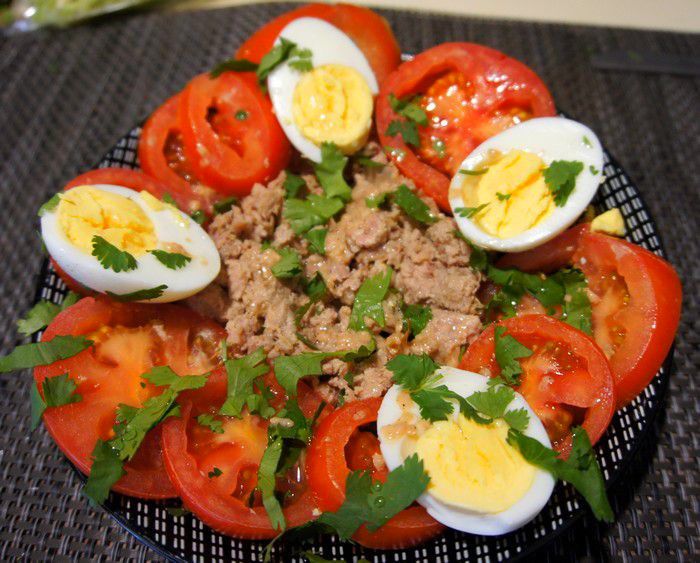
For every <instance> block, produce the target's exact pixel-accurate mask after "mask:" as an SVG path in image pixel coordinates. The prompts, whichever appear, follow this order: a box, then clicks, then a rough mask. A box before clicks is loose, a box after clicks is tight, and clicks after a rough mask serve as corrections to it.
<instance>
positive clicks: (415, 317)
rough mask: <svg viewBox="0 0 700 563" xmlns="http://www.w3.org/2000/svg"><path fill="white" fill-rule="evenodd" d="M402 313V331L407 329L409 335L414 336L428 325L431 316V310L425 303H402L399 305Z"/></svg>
mask: <svg viewBox="0 0 700 563" xmlns="http://www.w3.org/2000/svg"><path fill="white" fill-rule="evenodd" d="M401 312H402V313H403V331H404V332H406V331H409V333H410V335H411V336H412V337H413V338H415V337H416V336H418V335H419V334H420V333H421V332H423V329H425V327H426V326H427V325H428V323H429V322H430V320H431V319H432V318H433V312H432V310H431V309H430V307H428V306H427V305H426V306H424V305H419V304H414V305H407V304H405V303H404V305H403V306H402V307H401Z"/></svg>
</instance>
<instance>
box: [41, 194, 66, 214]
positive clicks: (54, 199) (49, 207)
mask: <svg viewBox="0 0 700 563" xmlns="http://www.w3.org/2000/svg"><path fill="white" fill-rule="evenodd" d="M60 201H61V194H53V195H52V196H51V198H50V199H49V200H48V201H47V202H45V203H43V204H42V206H41V207H40V208H39V211H38V212H37V215H38V216H39V217H43V216H44V215H46V214H47V213H50V212H51V211H53V210H54V209H56V207H58V204H59V203H60Z"/></svg>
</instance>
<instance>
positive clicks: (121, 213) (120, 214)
mask: <svg viewBox="0 0 700 563" xmlns="http://www.w3.org/2000/svg"><path fill="white" fill-rule="evenodd" d="M58 222H59V225H60V227H61V230H62V231H63V233H64V234H65V236H66V238H68V240H69V241H70V242H71V243H73V244H74V245H75V246H76V247H78V248H80V249H81V250H83V251H85V252H86V253H88V254H90V253H91V252H92V238H93V237H94V236H95V235H97V236H101V237H102V238H104V239H105V240H106V241H107V242H109V243H110V244H113V245H114V246H116V247H117V248H119V249H120V250H124V251H126V252H129V253H130V254H132V255H133V256H140V255H142V254H144V253H145V252H146V251H147V250H149V249H151V248H155V247H156V243H157V237H156V234H155V229H154V227H153V223H152V222H151V220H150V219H149V218H148V216H147V215H146V213H145V212H144V211H143V209H142V208H141V207H140V206H139V205H138V204H137V203H136V202H134V201H132V200H130V199H129V198H128V197H124V196H122V195H119V194H115V193H112V192H106V191H104V190H100V189H98V188H96V187H95V186H77V187H75V188H72V189H70V190H68V191H67V192H65V193H64V194H62V195H61V201H60V203H59V204H58Z"/></svg>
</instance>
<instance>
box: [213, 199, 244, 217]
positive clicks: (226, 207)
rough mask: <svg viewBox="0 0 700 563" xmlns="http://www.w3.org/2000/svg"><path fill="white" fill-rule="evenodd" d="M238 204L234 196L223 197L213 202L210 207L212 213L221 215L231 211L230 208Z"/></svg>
mask: <svg viewBox="0 0 700 563" xmlns="http://www.w3.org/2000/svg"><path fill="white" fill-rule="evenodd" d="M237 203H238V198H237V197H236V196H231V197H225V198H224V199H220V200H219V201H216V202H214V205H213V206H212V207H213V208H214V213H215V214H216V215H221V214H222V213H226V212H227V211H231V208H232V207H233V206H234V205H236V204H237Z"/></svg>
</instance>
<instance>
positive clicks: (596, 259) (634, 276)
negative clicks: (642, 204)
mask: <svg viewBox="0 0 700 563" xmlns="http://www.w3.org/2000/svg"><path fill="white" fill-rule="evenodd" d="M571 265H573V266H575V267H577V268H580V269H581V271H583V273H584V275H585V276H586V279H587V280H588V288H589V292H590V295H591V304H592V310H593V311H592V320H593V335H594V338H595V340H596V342H597V343H598V345H599V346H600V347H601V348H602V349H603V351H604V352H605V354H606V355H607V356H608V358H609V360H610V366H611V367H612V370H613V375H614V378H615V393H616V396H617V407H618V408H621V407H623V406H625V405H626V404H628V403H629V402H630V401H631V400H632V399H634V398H635V397H636V396H637V395H639V394H640V393H641V392H642V391H643V390H644V388H645V387H646V386H647V385H648V384H649V382H650V381H651V380H652V379H653V377H654V375H655V374H656V373H657V372H658V371H659V368H660V367H661V365H662V364H663V361H664V358H665V357H666V355H667V354H668V352H669V350H670V349H671V345H672V344H673V339H674V338H675V335H676V330H678V323H679V322H680V314H681V302H682V288H681V282H680V280H679V278H678V274H677V273H676V271H675V270H674V269H673V266H671V265H670V264H669V263H668V262H666V261H665V260H663V259H661V258H659V257H658V256H656V255H655V254H653V253H651V252H649V251H648V250H645V249H644V248H642V247H640V246H637V245H635V244H632V243H629V242H627V241H624V240H621V239H618V238H615V237H611V236H608V235H604V234H601V233H595V232H591V231H590V225H588V224H584V225H578V226H576V227H573V228H572V229H569V230H568V231H566V232H565V233H563V234H562V235H560V236H559V237H557V238H556V239H554V240H552V241H550V242H548V243H547V244H545V245H543V247H539V248H537V249H534V250H531V251H527V252H522V253H519V254H511V255H508V256H505V257H504V258H503V259H501V261H500V262H499V266H502V267H516V268H518V269H521V270H525V271H530V272H531V271H544V272H549V271H553V270H556V269H559V268H562V267H564V266H571Z"/></svg>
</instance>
